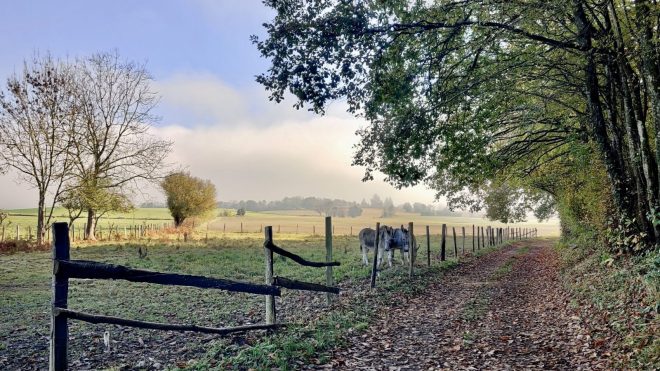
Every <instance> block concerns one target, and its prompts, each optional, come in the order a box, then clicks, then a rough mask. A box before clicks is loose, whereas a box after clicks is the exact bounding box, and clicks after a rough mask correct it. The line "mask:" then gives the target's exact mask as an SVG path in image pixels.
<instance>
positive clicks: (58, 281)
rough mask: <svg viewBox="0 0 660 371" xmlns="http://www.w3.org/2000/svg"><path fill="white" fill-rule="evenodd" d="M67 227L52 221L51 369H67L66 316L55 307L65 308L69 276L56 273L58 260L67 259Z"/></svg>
mask: <svg viewBox="0 0 660 371" xmlns="http://www.w3.org/2000/svg"><path fill="white" fill-rule="evenodd" d="M69 249H70V244H69V228H68V226H67V223H53V299H52V302H51V314H50V362H49V369H50V370H51V371H59V370H66V369H67V348H68V344H67V343H68V341H69V329H68V323H67V318H66V317H65V316H62V315H56V312H55V311H56V310H57V308H64V309H66V308H67V301H68V295H69V278H68V277H62V276H61V275H59V274H58V272H57V271H58V269H57V267H58V261H59V260H69Z"/></svg>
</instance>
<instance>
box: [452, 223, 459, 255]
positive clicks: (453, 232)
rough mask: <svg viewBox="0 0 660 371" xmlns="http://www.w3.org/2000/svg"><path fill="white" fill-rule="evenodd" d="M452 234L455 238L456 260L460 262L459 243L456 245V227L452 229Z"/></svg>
mask: <svg viewBox="0 0 660 371" xmlns="http://www.w3.org/2000/svg"><path fill="white" fill-rule="evenodd" d="M451 233H452V235H453V236H454V258H456V260H458V243H456V227H451Z"/></svg>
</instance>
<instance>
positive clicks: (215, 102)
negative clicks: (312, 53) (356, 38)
mask: <svg viewBox="0 0 660 371" xmlns="http://www.w3.org/2000/svg"><path fill="white" fill-rule="evenodd" d="M272 16H273V13H272V11H271V10H269V9H267V8H266V7H265V6H264V5H263V4H262V3H261V1H257V0H246V1H239V0H217V1H211V0H191V1H183V0H167V1H165V0H162V1H156V0H148V1H128V0H113V1H81V0H61V1H29V0H26V1H6V0H5V1H3V2H2V3H1V4H0V34H2V35H3V37H2V38H0V50H1V51H2V52H0V82H4V80H5V78H6V77H8V76H9V75H10V74H12V73H13V72H15V71H20V69H21V67H22V63H23V60H24V59H26V58H30V57H31V56H32V55H33V54H34V53H35V52H46V51H48V52H50V53H52V54H53V55H54V56H56V57H59V58H70V59H75V58H76V57H83V56H86V55H90V54H92V53H95V52H99V51H113V50H116V51H117V52H118V53H119V54H120V56H121V57H122V58H124V59H128V60H133V61H138V62H145V63H146V66H147V69H148V70H149V71H150V72H151V73H152V74H153V77H154V82H153V88H154V90H155V91H156V92H158V93H159V94H160V95H161V97H162V100H161V104H160V105H159V107H158V111H157V113H158V114H159V115H160V116H161V117H162V120H161V121H160V122H159V123H158V124H157V126H156V127H155V128H154V135H158V136H161V137H163V138H167V139H170V140H173V141H174V150H173V152H172V155H171V156H170V159H169V160H170V161H171V162H174V163H177V164H179V165H180V166H183V167H185V168H187V169H188V170H189V171H190V172H191V173H192V174H193V175H196V176H199V177H203V178H208V179H210V180H211V181H212V182H213V183H214V184H215V185H216V187H217V189H218V197H219V199H222V200H237V199H257V200H259V199H266V200H272V199H280V198H282V197H285V196H296V195H300V196H307V195H315V196H321V197H332V198H344V199H348V200H357V201H359V200H361V199H362V198H367V199H369V198H370V197H371V195H373V194H374V193H378V194H380V195H381V196H382V197H387V196H390V197H392V198H393V199H394V201H395V203H403V202H405V201H411V202H424V203H431V202H432V201H433V192H432V191H429V190H426V189H424V188H423V187H416V188H414V189H408V190H401V191H400V190H395V189H394V188H392V187H391V186H389V185H388V184H386V183H384V182H382V181H380V180H377V181H374V182H369V183H362V182H361V180H360V179H361V177H362V175H363V174H362V169H359V168H354V167H351V166H350V164H351V154H352V146H353V144H354V143H356V142H357V138H356V137H355V135H354V133H355V131H356V130H357V129H358V128H359V127H360V126H362V125H364V124H365V123H364V122H362V121H360V120H357V119H355V118H352V117H351V116H349V115H348V114H346V113H345V112H344V110H343V109H342V104H341V102H339V103H336V104H334V105H333V106H332V107H331V109H330V110H329V111H328V114H327V115H326V116H324V117H319V116H314V115H312V114H310V113H308V112H304V111H302V112H301V111H296V110H295V109H293V108H292V107H291V106H292V103H293V102H292V101H285V102H284V103H283V104H279V105H277V104H275V103H273V102H269V101H268V99H267V95H266V93H265V92H264V91H263V89H262V88H261V86H259V85H258V84H257V83H256V82H254V76H255V75H257V74H259V73H261V72H263V71H265V70H266V69H267V68H268V61H266V60H264V59H261V58H260V57H259V53H258V52H257V50H256V48H255V47H254V45H252V44H251V42H250V40H249V37H250V35H252V34H257V35H263V33H264V31H263V27H262V26H261V25H262V23H264V22H267V21H269V19H270V18H271V17H272ZM3 86H4V83H2V84H1V85H0V87H3ZM273 143H274V144H275V145H274V146H272V145H271V144H273ZM0 188H2V189H3V190H4V192H0V209H3V208H6V209H10V208H18V207H31V206H33V205H34V198H35V194H34V191H33V190H30V189H28V188H26V187H25V185H24V184H20V183H18V182H17V181H16V176H15V174H11V173H10V174H6V175H3V176H0ZM138 196H139V197H138V199H136V201H137V202H140V201H143V200H145V199H152V200H159V199H162V195H161V194H159V192H158V191H157V190H156V188H154V189H152V190H150V191H149V192H147V193H146V194H145V193H143V194H140V195H138Z"/></svg>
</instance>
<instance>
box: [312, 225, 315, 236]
mask: <svg viewBox="0 0 660 371" xmlns="http://www.w3.org/2000/svg"><path fill="white" fill-rule="evenodd" d="M312 236H316V226H315V225H313V226H312Z"/></svg>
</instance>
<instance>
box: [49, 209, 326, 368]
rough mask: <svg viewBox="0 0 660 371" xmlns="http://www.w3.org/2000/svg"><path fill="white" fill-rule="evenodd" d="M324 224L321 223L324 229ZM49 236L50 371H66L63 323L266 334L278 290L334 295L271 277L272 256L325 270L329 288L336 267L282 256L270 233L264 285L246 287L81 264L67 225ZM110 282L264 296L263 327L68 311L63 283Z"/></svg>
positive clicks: (268, 230) (58, 225)
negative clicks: (72, 253)
mask: <svg viewBox="0 0 660 371" xmlns="http://www.w3.org/2000/svg"><path fill="white" fill-rule="evenodd" d="M330 223H331V222H330V220H329V219H328V220H327V222H326V224H327V225H330ZM52 231H53V244H52V246H53V285H52V287H53V297H52V302H51V337H50V360H49V368H50V370H58V371H59V370H66V369H67V364H68V362H67V353H68V320H69V319H72V320H79V321H84V322H89V323H107V324H113V325H122V326H130V327H138V328H145V329H155V330H171V331H194V332H204V333H211V334H218V335H227V334H232V333H237V332H245V331H250V330H272V329H276V328H278V327H281V326H283V325H281V324H277V321H276V316H275V297H276V296H280V295H281V289H280V287H284V288H288V289H295V290H310V291H322V292H327V293H332V294H338V293H339V289H338V288H336V287H331V286H330V284H329V285H328V286H324V285H318V284H313V283H308V282H300V281H295V280H291V279H288V278H284V277H273V252H275V253H277V254H280V255H282V256H285V257H288V258H290V259H292V260H293V261H295V262H297V263H299V264H301V265H305V266H312V267H327V269H330V270H329V273H328V275H327V276H326V279H327V280H328V282H330V283H331V280H332V271H331V268H332V266H337V265H339V263H338V262H330V261H328V262H325V263H317V262H310V261H307V260H305V259H303V258H302V257H300V256H298V255H296V254H293V253H291V252H288V251H286V250H284V249H282V248H280V247H277V246H276V245H275V244H274V243H273V238H272V228H271V227H267V228H266V241H265V243H264V250H265V251H266V285H260V284H253V283H248V282H240V281H233V280H227V279H220V278H210V277H204V276H195V275H187V274H177V273H161V272H153V271H147V270H141V269H133V268H128V267H125V266H121V265H114V264H107V263H100V262H95V261H86V260H71V259H70V248H71V244H70V232H69V228H68V224H67V223H54V224H53V227H52ZM326 248H327V249H328V250H327V251H328V254H327V257H328V260H330V259H331V257H332V239H331V237H330V240H329V245H328V244H327V243H326ZM70 278H82V279H112V280H126V281H131V282H146V283H154V284H159V285H175V286H188V287H198V288H202V289H219V290H226V291H232V292H243V293H249V294H257V295H265V296H266V303H267V306H266V324H255V325H245V326H237V327H229V328H213V327H204V326H196V325H186V324H169V323H155V322H146V321H137V320H130V319H124V318H118V317H111V316H103V315H95V314H89V313H83V312H78V311H75V310H71V309H68V306H67V303H68V292H69V279H70Z"/></svg>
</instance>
